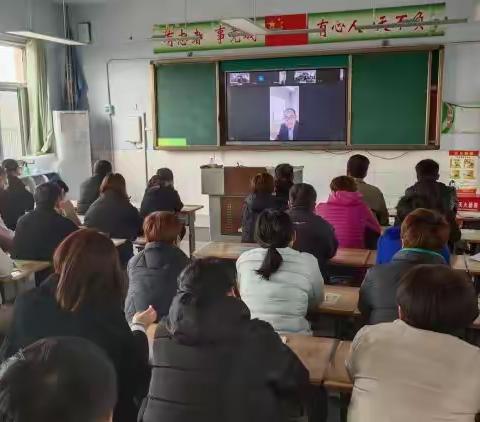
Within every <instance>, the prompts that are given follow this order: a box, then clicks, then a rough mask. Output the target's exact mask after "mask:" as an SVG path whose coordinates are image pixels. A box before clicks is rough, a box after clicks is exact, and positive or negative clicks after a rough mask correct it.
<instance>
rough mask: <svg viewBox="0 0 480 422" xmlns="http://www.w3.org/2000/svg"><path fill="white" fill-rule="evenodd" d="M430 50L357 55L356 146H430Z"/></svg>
mask: <svg viewBox="0 0 480 422" xmlns="http://www.w3.org/2000/svg"><path fill="white" fill-rule="evenodd" d="M429 54H430V53H429V52H425V51H418V52H417V51H416V52H402V53H398V52H397V53H376V54H357V55H354V56H353V58H352V94H351V95H352V100H351V101H352V129H351V140H352V144H353V145H398V146H402V145H425V143H426V142H425V138H426V131H427V98H428V95H429V93H428V87H429V83H428V76H429Z"/></svg>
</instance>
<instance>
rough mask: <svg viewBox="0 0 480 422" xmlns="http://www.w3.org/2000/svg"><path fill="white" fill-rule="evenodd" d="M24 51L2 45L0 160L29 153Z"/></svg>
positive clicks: (0, 72) (0, 57) (0, 48)
mask: <svg viewBox="0 0 480 422" xmlns="http://www.w3.org/2000/svg"><path fill="white" fill-rule="evenodd" d="M24 56H25V54H24V49H23V48H21V47H17V46H11V45H2V44H0V157H1V158H2V159H5V158H19V157H21V156H23V155H25V153H26V149H25V145H26V141H27V135H26V134H27V131H26V129H27V127H28V125H27V124H26V118H27V96H26V84H25V66H24Z"/></svg>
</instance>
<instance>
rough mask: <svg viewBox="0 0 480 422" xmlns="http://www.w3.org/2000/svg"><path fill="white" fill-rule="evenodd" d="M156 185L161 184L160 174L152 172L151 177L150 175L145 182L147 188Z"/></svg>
mask: <svg viewBox="0 0 480 422" xmlns="http://www.w3.org/2000/svg"><path fill="white" fill-rule="evenodd" d="M158 186H162V179H161V177H160V176H157V175H156V174H154V175H153V176H152V177H150V180H149V181H148V183H147V189H151V188H155V187H158Z"/></svg>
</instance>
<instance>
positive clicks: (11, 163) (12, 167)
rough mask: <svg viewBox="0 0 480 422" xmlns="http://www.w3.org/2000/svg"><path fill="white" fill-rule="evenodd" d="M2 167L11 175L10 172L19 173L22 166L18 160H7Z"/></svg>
mask: <svg viewBox="0 0 480 422" xmlns="http://www.w3.org/2000/svg"><path fill="white" fill-rule="evenodd" d="M2 167H3V168H4V169H5V171H6V172H7V173H10V172H14V171H17V170H18V168H19V167H20V165H19V164H18V162H17V161H16V160H14V159H12V158H7V159H6V160H3V162H2Z"/></svg>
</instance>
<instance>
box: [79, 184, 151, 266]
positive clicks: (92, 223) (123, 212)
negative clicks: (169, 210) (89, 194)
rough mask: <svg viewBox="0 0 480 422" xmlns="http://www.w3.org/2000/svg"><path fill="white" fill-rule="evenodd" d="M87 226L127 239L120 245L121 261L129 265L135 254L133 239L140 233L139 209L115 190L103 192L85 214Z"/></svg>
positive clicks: (114, 236) (113, 236)
mask: <svg viewBox="0 0 480 422" xmlns="http://www.w3.org/2000/svg"><path fill="white" fill-rule="evenodd" d="M85 226H87V227H90V228H93V229H96V230H99V231H101V232H103V233H107V234H108V235H109V236H110V237H112V238H117V239H127V242H126V243H124V244H123V245H121V246H120V247H118V248H117V249H118V252H119V254H120V261H121V262H122V264H123V265H125V266H126V265H127V263H128V261H129V260H130V258H131V257H132V256H133V244H132V242H131V241H132V240H135V239H136V238H137V236H138V235H139V234H140V231H141V228H142V219H141V217H140V214H139V213H138V210H137V209H136V208H135V207H134V206H133V205H132V204H130V202H129V201H127V200H126V199H123V198H121V197H120V196H118V195H117V194H116V193H115V192H113V191H107V192H105V193H103V194H102V195H101V196H100V197H99V198H98V199H97V200H96V201H95V202H94V203H93V204H92V205H91V207H90V208H89V209H88V211H87V213H86V214H85Z"/></svg>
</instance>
